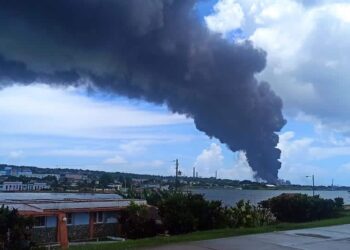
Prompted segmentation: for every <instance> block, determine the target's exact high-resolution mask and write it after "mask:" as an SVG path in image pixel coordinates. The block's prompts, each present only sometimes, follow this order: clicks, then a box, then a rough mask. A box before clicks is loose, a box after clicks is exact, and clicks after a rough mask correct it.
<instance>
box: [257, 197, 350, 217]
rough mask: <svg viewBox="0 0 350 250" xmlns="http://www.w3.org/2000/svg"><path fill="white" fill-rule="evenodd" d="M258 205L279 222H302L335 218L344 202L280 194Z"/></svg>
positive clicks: (337, 199) (338, 199)
mask: <svg viewBox="0 0 350 250" xmlns="http://www.w3.org/2000/svg"><path fill="white" fill-rule="evenodd" d="M260 204H261V206H262V207H264V208H266V209H270V210H271V212H272V213H273V214H274V215H275V216H276V218H277V219H278V220H279V221H285V222H304V221H312V220H320V219H325V218H331V217H334V216H336V215H337V214H338V213H339V211H341V210H342V209H343V204H344V201H343V199H342V198H336V199H335V200H331V199H323V198H320V197H319V196H308V195H306V194H281V195H279V196H276V197H273V198H271V199H268V200H265V201H262V202H261V203H260Z"/></svg>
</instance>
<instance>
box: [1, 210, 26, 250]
mask: <svg viewBox="0 0 350 250" xmlns="http://www.w3.org/2000/svg"><path fill="white" fill-rule="evenodd" d="M32 226H33V219H32V218H28V217H23V216H20V215H19V214H18V211H17V210H16V209H9V208H8V207H4V206H2V207H1V208H0V242H1V243H2V246H3V249H29V248H30V240H29V238H30V237H29V236H30V233H29V232H30V228H31V227H32Z"/></svg>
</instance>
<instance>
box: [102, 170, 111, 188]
mask: <svg viewBox="0 0 350 250" xmlns="http://www.w3.org/2000/svg"><path fill="white" fill-rule="evenodd" d="M113 181H114V178H113V175H112V174H110V173H103V174H102V175H101V177H100V185H101V187H102V188H106V187H107V186H108V185H109V184H111V183H113Z"/></svg>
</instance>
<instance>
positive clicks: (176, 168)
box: [175, 159, 179, 191]
mask: <svg viewBox="0 0 350 250" xmlns="http://www.w3.org/2000/svg"><path fill="white" fill-rule="evenodd" d="M178 174H179V160H178V159H176V160H175V190H176V191H177V176H178Z"/></svg>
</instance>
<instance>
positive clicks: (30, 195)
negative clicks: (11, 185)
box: [0, 192, 121, 201]
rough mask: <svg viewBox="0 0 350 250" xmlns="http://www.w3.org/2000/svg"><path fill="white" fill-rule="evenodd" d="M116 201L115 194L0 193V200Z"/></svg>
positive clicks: (117, 196) (116, 196)
mask: <svg viewBox="0 0 350 250" xmlns="http://www.w3.org/2000/svg"><path fill="white" fill-rule="evenodd" d="M110 198H114V199H118V198H121V196H119V195H117V194H93V193H6V192H3V193H1V192H0V201H1V200H6V199H7V200H8V199H11V200H28V199H50V200H51V199H53V200H62V199H110Z"/></svg>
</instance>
